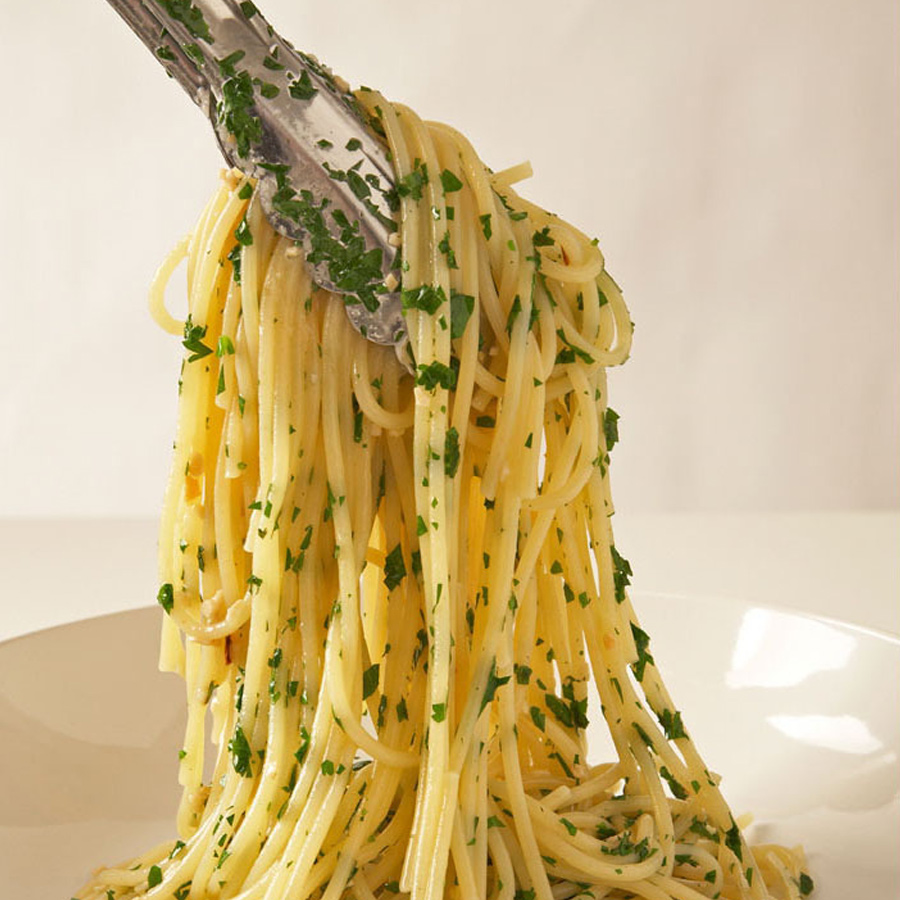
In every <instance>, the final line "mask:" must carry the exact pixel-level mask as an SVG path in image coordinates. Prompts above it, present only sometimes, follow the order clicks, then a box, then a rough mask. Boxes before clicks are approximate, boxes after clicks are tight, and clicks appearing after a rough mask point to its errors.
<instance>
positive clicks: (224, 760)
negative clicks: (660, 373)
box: [78, 92, 812, 900]
mask: <svg viewBox="0 0 900 900" xmlns="http://www.w3.org/2000/svg"><path fill="white" fill-rule="evenodd" d="M359 100H360V102H361V103H362V104H363V105H364V107H365V108H366V109H367V110H368V111H369V113H370V114H371V115H372V116H373V118H374V119H375V120H376V122H377V124H378V126H379V127H380V128H382V129H383V131H384V133H385V134H386V136H387V139H388V141H389V144H390V148H391V153H392V157H393V160H394V164H395V166H396V169H397V184H398V194H399V199H400V201H401V209H400V215H401V227H400V230H399V233H398V241H397V243H398V247H399V248H400V252H401V253H402V272H403V280H402V298H403V304H404V307H405V316H406V322H407V326H408V330H409V337H410V352H411V360H412V363H411V366H410V365H403V364H401V362H398V359H397V356H396V355H395V352H394V350H393V349H392V348H385V347H380V346H377V345H375V344H373V343H371V342H369V341H367V340H365V339H364V338H363V337H361V336H360V335H359V334H358V333H356V332H355V331H354V330H353V328H352V327H351V326H350V324H349V322H348V319H347V317H346V315H345V312H344V309H343V304H342V300H341V298H340V297H336V296H333V295H330V294H328V293H326V292H323V291H321V290H318V289H316V288H315V286H314V285H313V284H312V283H311V282H310V277H309V274H308V272H307V269H306V268H305V265H304V259H303V255H302V252H301V251H300V249H299V248H298V247H297V246H295V245H294V244H293V243H292V242H291V241H290V240H288V239H286V238H284V237H281V236H279V235H278V234H276V233H275V232H274V231H273V230H272V229H271V228H270V226H269V225H268V224H267V222H266V221H265V219H264V217H263V215H262V213H261V211H260V208H259V205H258V203H257V202H255V200H254V184H253V182H252V181H251V180H249V179H247V178H245V177H243V176H241V174H240V173H239V172H236V171H233V172H231V173H227V174H226V175H225V176H224V177H223V183H222V186H221V187H220V189H219V191H218V193H216V195H215V196H214V197H213V198H212V200H211V201H210V203H209V205H208V206H207V208H206V210H205V211H204V212H203V215H202V217H201V219H200V222H199V224H198V226H197V228H196V230H195V232H194V234H193V236H192V237H191V238H190V240H189V242H187V241H186V242H185V244H184V245H183V246H182V247H181V248H180V249H179V250H178V251H176V253H175V254H174V255H173V256H172V257H171V258H170V260H169V261H168V262H167V264H166V265H164V267H163V270H162V272H161V275H160V278H159V280H158V283H157V284H156V286H155V288H154V294H155V299H154V304H155V306H156V311H157V317H158V318H159V319H160V321H161V322H162V323H163V324H164V326H166V327H168V328H170V329H171V330H173V331H177V332H179V333H181V332H182V330H183V342H184V346H185V359H184V363H183V368H182V373H181V379H180V381H179V394H180V417H179V422H178V431H177V440H176V444H175V459H174V463H173V467H172V476H171V482H170V484H169V488H168V494H167V500H166V505H165V512H164V515H163V519H162V526H161V540H160V558H161V573H162V578H161V582H162V587H161V588H160V592H159V602H160V603H161V605H162V606H163V608H164V610H165V616H164V629H163V637H162V652H161V660H162V667H163V668H164V669H166V670H170V671H174V672H178V673H180V674H182V675H183V676H184V678H185V680H186V684H187V698H188V715H187V734H186V738H185V741H184V745H183V749H182V750H181V751H180V754H179V755H180V757H181V762H180V772H179V776H180V781H181V784H182V785H183V787H184V794H183V801H182V804H181V807H180V809H179V812H178V821H177V827H178V833H179V835H180V839H179V840H177V841H170V842H169V843H167V844H165V845H163V846H161V847H157V848H155V849H154V850H152V851H150V852H148V853H146V854H145V855H143V856H141V857H139V858H137V859H135V860H131V861H130V862H128V863H126V864H124V865H122V866H121V867H117V868H105V869H101V870H98V872H97V873H96V874H95V876H94V879H93V880H92V881H91V883H90V884H89V885H88V886H87V887H85V888H84V889H83V890H82V891H81V892H80V893H79V894H78V897H79V898H81V900H107V898H110V900H127V898H132V897H148V898H151V897H152V898H169V897H175V898H179V900H185V898H213V897H216V898H218V897H222V898H226V897H239V898H242V900H251V898H253V900H257V898H258V900H263V898H266V900H276V898H278V900H281V898H290V900H306V898H315V900H320V898H321V900H338V898H349V897H353V898H356V900H373V898H379V900H394V898H395V897H398V896H400V897H405V896H407V895H409V896H410V897H412V898H413V900H439V898H444V897H447V898H459V900H488V898H491V900H566V898H569V897H585V898H591V900H601V898H631V897H641V898H648V900H670V898H672V900H675V898H677V900H694V898H713V897H722V898H765V897H770V896H771V897H783V898H798V897H802V896H804V895H806V894H808V893H809V892H810V890H811V889H812V882H811V880H810V878H809V876H808V875H807V874H806V873H805V872H804V871H803V868H802V867H803V857H802V852H800V851H799V850H793V851H791V850H787V849H784V848H782V847H778V846H757V847H753V848H752V849H751V847H750V846H749V845H748V844H747V843H746V841H745V839H744V837H743V835H742V832H741V830H740V828H739V826H738V824H737V823H736V822H735V820H734V819H733V817H732V815H731V813H730V811H729V809H728V806H727V805H726V803H725V801H724V800H723V798H722V795H721V793H720V792H719V788H718V778H717V776H715V775H713V774H711V773H710V772H709V771H708V770H707V768H706V767H705V765H704V763H703V761H702V759H701V758H700V756H699V755H698V753H697V751H696V750H695V748H694V745H693V744H692V742H691V740H690V737H689V735H688V732H687V730H686V726H685V723H684V722H683V721H682V716H681V713H680V712H679V710H678V709H677V708H676V706H675V704H674V703H673V702H672V700H671V699H670V697H669V695H668V693H667V692H666V689H665V687H664V686H663V683H662V681H661V680H660V677H659V674H658V672H657V669H656V667H655V665H654V661H653V657H652V655H651V653H650V649H649V639H648V637H647V635H646V633H645V632H644V631H642V629H641V627H640V624H639V621H638V618H637V616H636V615H635V613H634V610H633V609H632V606H631V603H630V601H629V598H628V593H627V590H626V588H627V585H628V583H629V575H630V574H631V569H630V567H629V564H628V562H627V561H626V560H625V558H624V557H623V556H622V555H621V554H620V553H619V552H618V551H617V550H616V547H615V545H614V542H613V535H612V531H611V527H610V517H611V515H612V512H613V507H612V502H611V499H610V491H609V453H610V450H611V448H612V445H613V443H614V442H615V440H616V438H617V428H616V422H617V416H616V414H615V413H614V412H613V410H612V409H610V407H609V406H608V404H607V386H606V367H607V366H610V365H615V364H618V363H621V362H623V361H624V360H625V358H626V356H627V354H628V351H629V345H630V340H631V332H632V325H631V322H630V320H629V316H628V312H627V310H626V308H625V306H624V303H623V301H622V298H621V295H620V292H619V289H618V288H617V286H616V284H615V283H614V281H613V280H612V278H611V277H610V276H609V275H608V274H607V273H606V271H605V270H604V263H603V257H602V256H601V253H600V251H599V249H598V248H597V246H596V242H594V241H591V240H589V239H587V238H586V237H585V236H584V235H582V234H581V233H580V232H578V231H577V230H576V229H574V228H573V227H571V226H570V225H568V224H566V223H565V222H562V221H560V220H559V219H558V218H556V217H555V216H553V215H551V214H549V213H547V212H545V211H544V210H542V209H539V208H537V207H535V206H533V205H531V204H530V203H527V202H526V201H524V200H523V199H521V198H520V197H519V196H517V195H516V193H514V191H513V190H512V189H511V187H510V185H511V184H512V183H513V182H515V181H516V180H518V178H519V177H521V176H522V175H524V174H527V171H526V170H527V167H524V168H523V167H517V168H516V169H512V170H508V171H506V172H501V173H492V172H491V171H490V170H488V169H487V168H486V167H485V166H484V164H483V163H482V162H481V161H480V160H479V159H478V157H477V156H476V154H475V153H474V151H473V150H472V148H471V146H470V145H469V143H468V142H467V141H466V140H465V139H464V138H463V137H462V136H461V135H459V134H458V133H456V132H455V131H453V130H452V129H450V128H448V127H446V126H443V125H438V124H433V123H428V124H425V123H423V122H422V121H421V120H420V119H418V118H417V117H416V116H415V114H413V113H412V112H411V111H410V110H408V109H406V108H404V107H400V106H394V105H391V104H390V103H387V102H386V101H385V100H384V99H383V98H381V97H380V96H378V95H377V94H374V93H371V92H361V93H360V95H359ZM184 255H187V275H188V294H189V298H188V303H189V315H188V318H187V321H186V322H183V323H182V322H175V320H174V319H172V318H171V317H170V316H169V314H168V313H167V312H166V311H165V309H164V307H163V306H162V292H163V286H164V282H165V281H166V279H167V278H168V276H169V274H171V272H172V270H173V269H174V268H175V266H176V265H177V264H178V263H179V261H180V258H181V257H183V256H184ZM410 368H412V371H410ZM591 684H593V685H595V686H596V690H597V692H598V694H599V698H600V704H601V710H602V712H601V710H597V711H596V718H597V720H598V723H599V726H600V727H602V726H603V720H605V725H606V728H607V730H608V734H609V736H611V739H612V745H613V746H614V748H615V756H616V757H617V758H615V759H614V761H612V762H608V761H607V762H604V761H596V760H592V759H591V756H590V751H589V747H588V744H587V740H586V734H587V729H588V715H589V712H591V713H593V709H591V710H589V704H588V688H589V685H591ZM594 727H597V723H595V726H594ZM207 731H209V733H210V735H211V738H212V741H213V742H214V743H215V745H216V746H217V748H218V752H217V754H216V756H215V760H214V762H213V761H211V760H210V761H207V760H204V753H205V746H206V736H207ZM204 768H206V770H207V771H208V772H209V771H211V772H212V775H211V777H209V779H208V781H204Z"/></svg>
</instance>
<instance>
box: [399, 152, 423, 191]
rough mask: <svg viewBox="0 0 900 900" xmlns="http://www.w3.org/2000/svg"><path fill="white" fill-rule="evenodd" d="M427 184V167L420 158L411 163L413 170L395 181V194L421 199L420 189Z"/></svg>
mask: <svg viewBox="0 0 900 900" xmlns="http://www.w3.org/2000/svg"><path fill="white" fill-rule="evenodd" d="M426 184H428V167H427V166H426V165H425V164H424V163H422V162H421V161H420V160H418V159H417V160H416V161H415V162H414V163H413V170H412V172H410V173H409V174H407V175H404V176H403V177H402V178H400V180H399V181H398V182H397V194H398V195H399V196H401V197H409V198H410V199H412V200H421V199H422V189H423V188H424V187H425V185H426Z"/></svg>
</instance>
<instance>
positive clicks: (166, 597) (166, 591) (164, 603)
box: [156, 582, 175, 615]
mask: <svg viewBox="0 0 900 900" xmlns="http://www.w3.org/2000/svg"><path fill="white" fill-rule="evenodd" d="M156 602H157V603H158V604H159V605H160V606H161V607H162V608H163V609H164V610H165V611H166V614H167V615H169V614H171V612H172V607H173V606H174V605H175V591H174V589H173V587H172V585H171V584H169V583H168V582H166V584H164V585H162V586H161V587H160V589H159V591H158V593H157V594H156Z"/></svg>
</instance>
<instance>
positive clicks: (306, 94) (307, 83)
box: [288, 69, 319, 100]
mask: <svg viewBox="0 0 900 900" xmlns="http://www.w3.org/2000/svg"><path fill="white" fill-rule="evenodd" d="M288 93H289V94H290V95H291V96H292V97H293V98H294V99H295V100H312V98H313V97H315V96H316V94H318V93H319V89H318V88H317V87H316V86H315V85H314V84H313V83H312V79H311V78H310V77H309V72H307V70H306V69H304V70H303V71H302V72H301V73H300V77H299V78H298V79H297V80H296V81H292V82H290V84H288Z"/></svg>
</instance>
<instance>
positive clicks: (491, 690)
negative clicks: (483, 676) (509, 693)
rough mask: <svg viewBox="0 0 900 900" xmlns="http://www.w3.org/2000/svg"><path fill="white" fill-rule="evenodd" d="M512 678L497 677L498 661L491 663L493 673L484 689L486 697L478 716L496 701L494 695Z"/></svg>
mask: <svg viewBox="0 0 900 900" xmlns="http://www.w3.org/2000/svg"><path fill="white" fill-rule="evenodd" d="M511 677H512V676H510V675H504V676H503V677H502V678H498V677H497V660H496V659H494V660H493V661H492V662H491V671H490V673H489V674H488V681H487V685H486V686H485V689H484V695H483V696H482V698H481V707H480V708H479V710H478V715H481V713H482V712H484V708H485V707H486V706H487V705H488V704H489V703H490V702H491V701H492V700H493V699H494V695H495V694H496V693H497V688H499V687H503V685H504V684H506V682H507V681H509V679H510V678H511Z"/></svg>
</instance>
